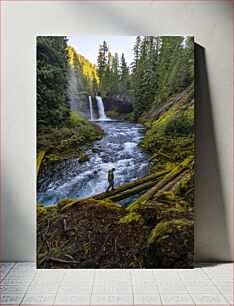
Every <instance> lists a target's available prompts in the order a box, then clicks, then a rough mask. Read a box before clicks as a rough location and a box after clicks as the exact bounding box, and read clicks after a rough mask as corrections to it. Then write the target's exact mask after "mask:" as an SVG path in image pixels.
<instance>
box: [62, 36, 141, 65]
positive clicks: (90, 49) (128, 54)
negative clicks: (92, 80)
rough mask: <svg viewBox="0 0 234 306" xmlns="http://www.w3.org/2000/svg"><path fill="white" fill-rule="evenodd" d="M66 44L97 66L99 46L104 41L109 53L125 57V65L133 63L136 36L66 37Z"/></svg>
mask: <svg viewBox="0 0 234 306" xmlns="http://www.w3.org/2000/svg"><path fill="white" fill-rule="evenodd" d="M68 39H69V41H68V44H69V45H71V46H72V47H73V48H75V49H76V51H77V52H78V53H79V54H81V55H83V56H84V57H85V58H87V59H88V60H89V61H90V62H91V63H93V64H97V56H98V49H99V45H100V44H101V43H102V42H103V41H104V40H105V41H106V42H107V44H108V46H109V51H110V52H111V53H112V54H114V53H115V52H117V53H118V54H119V56H121V54H122V53H124V55H125V59H126V61H127V64H128V65H129V64H131V63H132V61H133V45H134V43H135V40H136V36H73V35H70V36H68Z"/></svg>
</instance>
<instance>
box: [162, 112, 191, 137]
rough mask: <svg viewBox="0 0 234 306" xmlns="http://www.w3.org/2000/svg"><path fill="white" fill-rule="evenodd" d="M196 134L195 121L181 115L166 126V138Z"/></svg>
mask: <svg viewBox="0 0 234 306" xmlns="http://www.w3.org/2000/svg"><path fill="white" fill-rule="evenodd" d="M193 132H194V119H193V118H192V117H188V116H186V115H185V114H184V113H179V114H178V115H176V116H175V117H173V118H171V119H170V120H169V121H168V122H167V124H166V125H165V130H164V133H165V135H166V136H176V135H177V136H188V135H191V134H192V133H193Z"/></svg>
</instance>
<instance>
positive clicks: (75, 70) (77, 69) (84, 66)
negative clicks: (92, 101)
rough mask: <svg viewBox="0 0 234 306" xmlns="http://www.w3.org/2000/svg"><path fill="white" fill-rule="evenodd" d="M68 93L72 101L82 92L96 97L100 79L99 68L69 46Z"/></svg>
mask: <svg viewBox="0 0 234 306" xmlns="http://www.w3.org/2000/svg"><path fill="white" fill-rule="evenodd" d="M67 54H68V83H69V87H68V93H69V97H70V99H73V97H74V96H75V95H77V94H78V93H81V92H85V93H88V94H89V95H95V93H96V92H97V88H98V84H99V78H98V75H97V67H96V66H95V65H93V64H92V63H90V62H89V61H88V60H87V59H86V58H85V57H84V56H82V55H80V54H78V53H77V52H76V50H75V49H74V48H73V47H71V46H68V48H67Z"/></svg>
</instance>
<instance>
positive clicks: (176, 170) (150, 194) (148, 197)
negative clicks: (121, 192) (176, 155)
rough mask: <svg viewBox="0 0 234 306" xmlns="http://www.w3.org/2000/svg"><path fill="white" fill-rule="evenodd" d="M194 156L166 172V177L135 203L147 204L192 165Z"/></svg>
mask: <svg viewBox="0 0 234 306" xmlns="http://www.w3.org/2000/svg"><path fill="white" fill-rule="evenodd" d="M193 159H194V157H193V156H189V157H187V158H186V159H185V160H184V161H183V162H182V163H180V164H179V165H178V166H176V167H175V168H174V169H173V170H172V171H171V172H170V173H168V174H166V175H165V177H164V178H163V179H162V180H160V181H159V182H158V183H157V184H156V185H155V186H154V187H152V188H151V189H150V190H148V191H147V192H146V193H144V194H143V195H142V196H141V197H140V198H138V199H137V200H136V201H135V202H134V203H132V204H131V205H135V204H138V203H139V204H145V203H146V202H147V201H149V200H151V199H152V198H153V197H154V196H155V194H157V192H158V191H159V190H160V189H161V188H163V187H164V186H165V185H167V184H168V183H169V182H170V181H172V180H173V179H174V178H176V177H177V176H178V175H180V174H181V173H182V172H183V171H184V170H185V169H187V168H189V167H190V163H191V162H192V161H193Z"/></svg>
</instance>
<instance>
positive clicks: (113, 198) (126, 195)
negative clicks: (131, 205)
mask: <svg viewBox="0 0 234 306" xmlns="http://www.w3.org/2000/svg"><path fill="white" fill-rule="evenodd" d="M157 182H158V180H157V179H156V180H153V181H150V182H149V183H146V184H144V185H140V186H139V187H138V186H137V188H134V189H130V190H127V191H124V192H121V193H118V194H115V195H114V196H111V197H109V198H108V199H110V200H111V201H113V202H117V201H120V200H124V199H127V198H129V197H131V196H133V195H135V194H138V193H140V192H142V191H145V190H148V189H149V188H151V187H153V186H154V185H155V184H157Z"/></svg>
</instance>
